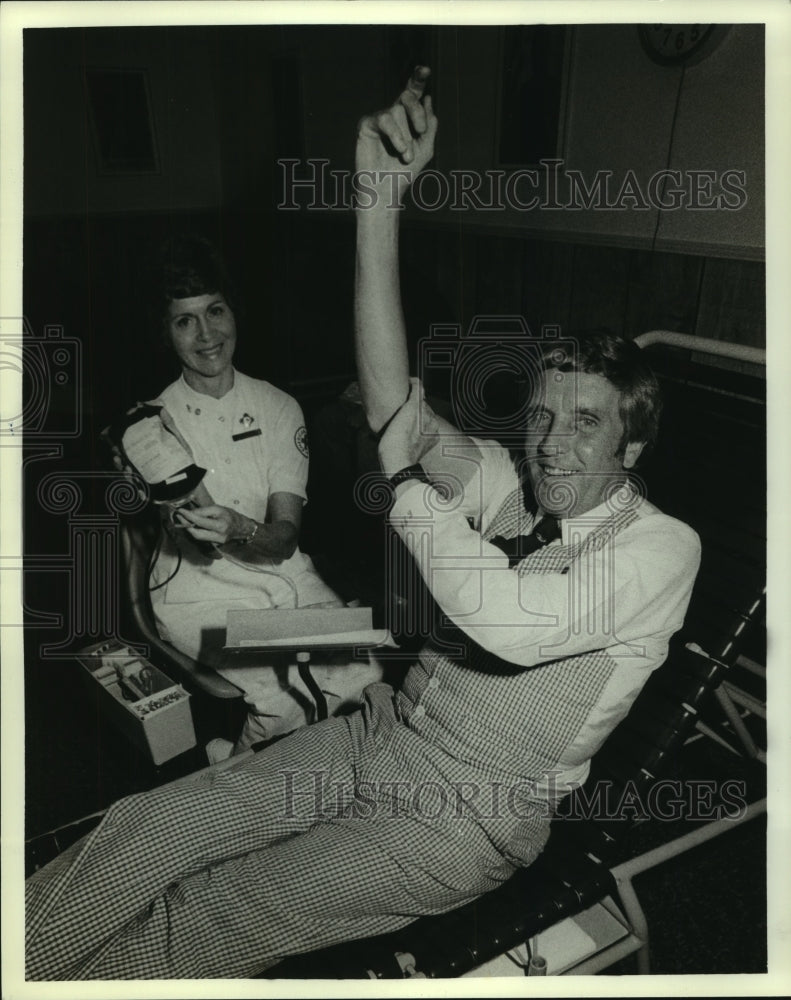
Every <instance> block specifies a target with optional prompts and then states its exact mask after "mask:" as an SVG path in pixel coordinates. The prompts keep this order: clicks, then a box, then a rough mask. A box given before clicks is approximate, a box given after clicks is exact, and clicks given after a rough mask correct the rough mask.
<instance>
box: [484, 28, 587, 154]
mask: <svg viewBox="0 0 791 1000" xmlns="http://www.w3.org/2000/svg"><path fill="white" fill-rule="evenodd" d="M572 31H573V28H572V27H571V26H569V25H564V24H526V25H509V26H507V27H503V28H502V29H501V32H500V67H501V69H500V77H499V92H498V101H497V114H498V121H497V131H496V137H495V146H496V148H495V151H494V156H495V161H496V162H497V163H498V164H499V165H500V166H504V167H532V166H537V165H538V164H539V162H540V161H541V160H547V159H555V158H557V159H562V158H563V149H564V145H565V135H564V133H565V104H566V91H567V81H568V71H569V63H570V51H571V42H572Z"/></svg>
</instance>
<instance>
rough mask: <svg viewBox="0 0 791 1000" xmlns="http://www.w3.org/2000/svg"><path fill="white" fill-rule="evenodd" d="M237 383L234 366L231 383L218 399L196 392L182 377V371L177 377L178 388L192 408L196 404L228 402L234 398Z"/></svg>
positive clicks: (237, 377) (220, 404)
mask: <svg viewBox="0 0 791 1000" xmlns="http://www.w3.org/2000/svg"><path fill="white" fill-rule="evenodd" d="M238 385H239V373H238V372H237V371H236V369H235V368H234V369H233V385H232V386H231V388H230V389H229V390H228V392H226V393H225V395H224V396H220V398H219V399H215V397H214V396H209V395H208V394H207V393H205V392H196V391H195V390H194V389H193V388H192V386H191V385H189V383H188V382H187V380H186V379H185V378H184V372H182V373H181V375H180V376H179V379H178V386H179V389H180V390H181V392H182V394H183V395H184V397H185V399H186V401H187V402H188V403H190V404H191V405H192V406H193V408H194V407H196V406H205V407H212V406H214V407H217V406H224V405H225V404H226V403H228V402H229V401H230V400H232V399H233V398H234V395H235V392H236V389H237V387H238Z"/></svg>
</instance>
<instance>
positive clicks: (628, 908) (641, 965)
mask: <svg viewBox="0 0 791 1000" xmlns="http://www.w3.org/2000/svg"><path fill="white" fill-rule="evenodd" d="M613 875H614V876H615V881H616V884H617V886H618V895H619V896H620V897H621V903H622V904H623V909H624V913H625V914H626V916H627V917H628V919H629V924H630V926H631V930H632V933H633V934H634V935H635V937H637V938H639V939H640V941H642V942H643V943H642V944H641V945H640V947H639V948H638V950H637V952H636V956H637V973H638V975H640V976H649V975H650V974H651V952H650V942H649V938H648V921H647V920H646V918H645V913H644V911H643V907H642V906H641V904H640V900H639V899H638V898H637V893H636V892H635V890H634V886H633V885H632V879H631V877H622V876H620V875H619V874H618V873H617V870H616V871H614V872H613Z"/></svg>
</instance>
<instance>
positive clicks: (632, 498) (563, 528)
mask: <svg viewBox="0 0 791 1000" xmlns="http://www.w3.org/2000/svg"><path fill="white" fill-rule="evenodd" d="M644 502H645V501H644V499H643V497H641V496H640V494H639V493H638V491H637V490H636V489H635V487H634V485H633V484H632V483H631V482H629V480H626V482H624V483H623V485H622V486H621V487H619V488H618V489H616V490H614V491H613V493H612V495H611V496H610V497H608V499H607V500H604V501H603V502H602V503H600V504H599V505H598V506H596V507H593V508H592V509H591V510H589V511H586V512H585V513H584V514H579V515H578V516H577V517H564V518H561V521H560V534H561V537H560V541H561V543H562V544H563V545H570V544H571V542H572V541H581V540H582V539H583V538H586V537H587V536H588V535H589V534H590V533H591V532H592V531H593V530H594V529H595V528H599V527H601V525H602V524H604V522H605V521H607V520H609V519H610V518H611V517H615V516H616V515H617V514H622V513H623V512H624V511H625V510H629V509H632V508H637V507H638V506H640V505H641V504H643V503H644ZM544 513H545V511H542V510H541V509H540V508H539V510H538V512H537V514H536V523H537V522H538V521H540V520H541V518H542V517H543V516H544Z"/></svg>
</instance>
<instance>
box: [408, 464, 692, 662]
mask: <svg viewBox="0 0 791 1000" xmlns="http://www.w3.org/2000/svg"><path fill="white" fill-rule="evenodd" d="M390 520H391V523H392V525H393V527H394V528H395V530H396V531H397V532H398V534H399V535H400V537H401V538H402V540H403V541H404V543H405V545H406V547H407V549H408V550H409V551H410V553H411V554H412V556H413V558H414V559H415V561H416V563H417V565H418V567H419V569H420V572H421V574H422V575H423V577H424V579H425V581H426V584H427V586H428V587H429V589H430V591H431V593H432V595H433V596H434V598H435V599H436V601H437V603H438V604H439V606H440V608H441V609H442V611H443V612H444V613H445V614H446V615H447V616H448V617H449V618H450V619H451V620H452V621H453V622H454V623H455V624H456V625H457V626H458V627H459V628H460V629H462V631H464V632H465V633H466V634H467V635H468V636H470V638H471V639H473V640H474V641H475V642H476V643H478V645H480V646H482V647H483V648H484V649H487V650H488V651H490V652H492V653H494V654H495V655H497V656H499V657H500V658H502V659H504V660H507V661H509V662H511V663H514V664H516V665H518V666H521V667H531V666H535V665H536V664H539V663H543V662H547V661H550V660H555V659H558V658H560V657H567V656H573V655H576V654H579V653H582V652H586V651H590V650H595V649H604V648H608V647H612V646H616V645H619V644H623V643H627V644H629V643H635V644H637V645H639V640H640V639H644V638H647V637H649V636H655V635H661V634H665V635H667V634H668V633H671V634H672V632H673V631H676V630H677V629H678V628H679V627H680V626H681V624H682V623H683V618H684V613H685V611H686V606H687V603H688V601H689V595H690V592H691V589H692V584H693V582H694V579H695V575H696V573H697V568H698V565H699V561H700V542H699V540H698V537H697V535H696V534H695V532H694V531H692V529H691V528H689V527H687V525H685V524H682V523H681V522H680V521H676V520H674V519H673V518H669V517H666V516H665V515H663V514H659V513H656V514H649V515H647V516H645V517H640V518H638V519H637V520H636V521H635V522H634V523H632V524H631V525H629V526H627V527H625V528H623V529H622V530H621V531H620V532H618V533H617V534H615V535H614V537H613V538H612V539H610V540H609V541H607V542H606V543H605V544H604V545H603V546H602V547H601V548H600V549H599V550H598V551H591V552H589V553H586V554H583V555H582V556H580V558H578V559H577V560H574V561H572V563H571V565H570V567H569V570H568V572H567V573H563V572H550V573H533V574H531V573H526V574H524V575H521V576H520V575H519V574H518V573H517V572H515V571H514V570H512V569H509V567H508V559H507V557H506V556H505V555H504V554H503V553H502V552H501V551H500V549H498V548H497V547H496V546H494V545H491V544H490V543H488V542H485V541H483V539H482V538H481V535H480V534H479V533H478V532H477V531H475V530H473V529H472V528H470V527H469V525H468V523H467V521H466V519H465V517H464V516H463V515H462V514H461V513H460V512H459V511H458V510H443V509H442V502H441V499H440V498H439V497H438V495H437V493H436V491H435V490H433V489H432V488H431V487H428V486H426V485H425V484H421V483H414V484H411V485H410V486H409V488H408V489H403V492H402V493H401V495H400V496H399V498H398V500H397V501H396V503H395V504H394V506H393V508H392V510H391V513H390ZM637 655H639V653H637Z"/></svg>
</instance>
